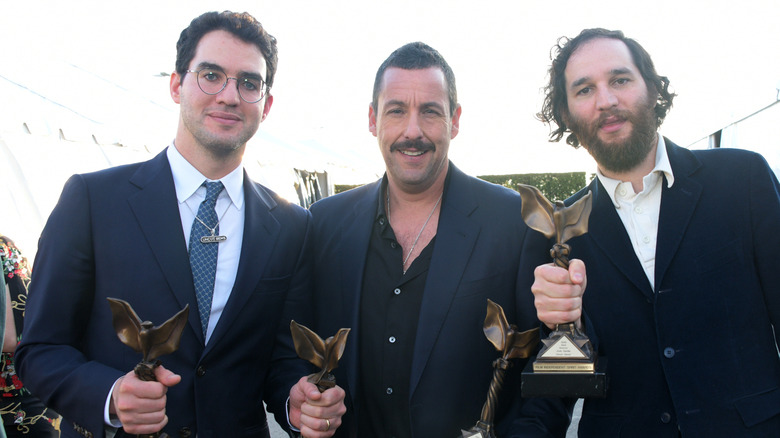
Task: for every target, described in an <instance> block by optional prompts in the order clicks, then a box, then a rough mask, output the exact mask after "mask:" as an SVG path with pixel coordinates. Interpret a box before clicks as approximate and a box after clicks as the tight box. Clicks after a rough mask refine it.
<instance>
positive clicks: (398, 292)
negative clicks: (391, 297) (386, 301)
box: [393, 288, 401, 295]
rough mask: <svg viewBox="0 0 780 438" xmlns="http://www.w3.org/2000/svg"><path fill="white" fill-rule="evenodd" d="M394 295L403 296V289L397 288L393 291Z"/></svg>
mask: <svg viewBox="0 0 780 438" xmlns="http://www.w3.org/2000/svg"><path fill="white" fill-rule="evenodd" d="M393 293H394V294H396V295H401V289H398V288H396V289H395V290H394V291H393Z"/></svg>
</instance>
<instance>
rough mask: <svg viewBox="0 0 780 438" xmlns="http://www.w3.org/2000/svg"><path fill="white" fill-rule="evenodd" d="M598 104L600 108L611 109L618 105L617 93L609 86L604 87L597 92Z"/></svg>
mask: <svg viewBox="0 0 780 438" xmlns="http://www.w3.org/2000/svg"><path fill="white" fill-rule="evenodd" d="M596 104H597V105H598V108H599V109H602V110H604V109H610V108H612V107H615V106H617V104H618V99H617V96H616V95H615V93H613V92H612V90H610V89H609V87H602V88H600V89H599V91H598V92H597V95H596Z"/></svg>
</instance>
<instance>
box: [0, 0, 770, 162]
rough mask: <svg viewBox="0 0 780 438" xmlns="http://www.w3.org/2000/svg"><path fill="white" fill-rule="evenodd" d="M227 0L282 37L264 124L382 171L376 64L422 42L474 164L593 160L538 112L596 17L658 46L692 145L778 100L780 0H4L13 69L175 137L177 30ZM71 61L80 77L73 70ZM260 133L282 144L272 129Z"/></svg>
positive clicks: (463, 153)
mask: <svg viewBox="0 0 780 438" xmlns="http://www.w3.org/2000/svg"><path fill="white" fill-rule="evenodd" d="M689 3H693V4H695V5H696V6H691V5H689ZM224 9H230V10H234V11H244V10H246V11H248V12H250V13H251V14H253V15H254V16H255V17H257V18H258V19H259V20H260V21H261V22H262V23H263V25H264V26H265V27H266V28H267V29H268V31H269V32H270V33H271V34H273V35H274V36H276V37H277V39H278V40H279V51H280V55H279V58H280V61H279V70H278V73H277V77H276V82H275V85H274V88H273V90H272V92H273V94H274V96H275V101H274V106H273V109H272V111H271V114H270V116H269V119H268V120H267V121H266V122H265V123H264V124H263V125H261V128H260V129H261V130H263V131H264V132H265V133H267V134H271V135H272V136H274V137H276V138H280V139H284V140H285V141H287V142H304V143H319V144H320V145H322V147H323V149H324V150H325V151H326V153H327V151H337V152H338V153H339V154H343V155H345V156H359V157H364V159H365V160H366V163H365V165H366V166H367V167H368V168H372V169H376V170H377V171H378V172H381V170H382V168H383V163H382V160H381V157H380V154H379V152H378V150H377V145H376V140H375V138H374V137H373V136H371V134H370V133H369V132H368V123H367V120H368V119H367V116H368V103H369V101H370V99H371V87H372V85H373V78H374V74H375V72H376V69H377V68H378V66H379V64H380V63H381V62H382V61H383V60H384V59H385V58H386V57H387V56H388V55H389V54H390V52H391V51H392V50H394V49H395V48H397V47H399V46H401V45H403V44H405V43H407V42H410V41H417V40H420V41H424V42H426V43H428V44H430V45H431V46H433V47H434V48H436V49H437V50H439V51H440V52H441V53H442V54H443V55H444V57H445V58H446V59H447V60H448V62H449V63H450V65H451V66H452V68H453V70H454V71H455V75H456V78H457V84H458V93H459V100H460V103H461V104H462V106H463V115H462V117H461V130H460V134H459V136H458V137H457V138H456V139H455V140H453V142H452V144H451V147H450V157H451V158H452V160H453V161H454V162H455V164H456V165H458V166H459V167H460V168H461V169H463V170H465V171H466V172H467V173H470V174H473V175H481V174H502V173H523V172H547V171H571V170H587V171H592V170H593V164H592V161H591V160H590V158H589V156H588V155H587V154H586V153H584V152H582V151H577V152H575V151H573V150H572V149H571V148H570V147H569V146H567V145H565V143H559V144H553V143H548V142H547V133H548V128H547V127H546V126H544V125H543V124H542V123H541V122H538V121H537V120H535V118H534V114H535V113H536V112H537V111H538V110H539V108H540V105H541V101H542V95H541V93H540V89H541V87H543V86H544V84H545V81H546V71H547V68H548V66H549V64H550V58H549V53H550V48H551V47H552V46H553V44H554V43H555V42H556V40H557V38H558V37H560V36H564V35H565V36H575V35H576V34H577V33H579V31H580V30H581V29H582V28H585V27H606V28H610V29H621V30H623V31H624V32H625V33H626V34H627V35H628V36H629V37H632V38H634V39H636V40H637V41H639V42H640V44H642V45H643V46H644V47H645V48H646V49H647V50H648V51H649V52H650V54H651V55H652V56H653V59H654V61H655V64H656V68H657V70H658V71H659V73H661V74H663V75H666V76H668V77H669V78H670V80H671V84H672V87H673V89H674V90H675V91H676V92H677V93H678V95H679V96H678V97H677V98H676V100H675V106H674V108H673V109H672V111H671V113H670V115H669V116H668V117H667V120H666V122H665V124H664V126H663V128H662V132H663V133H664V135H666V136H668V137H670V138H672V139H673V140H675V141H676V142H677V143H680V144H682V145H688V144H691V143H693V142H695V141H696V140H699V139H700V138H702V137H704V136H706V135H707V134H709V133H711V132H713V131H715V130H717V129H719V128H721V127H723V126H725V125H727V124H729V123H731V122H733V121H736V120H737V119H739V118H742V117H744V116H746V115H748V114H750V113H752V112H754V111H756V110H757V109H760V108H762V107H763V106H765V105H767V104H768V103H771V102H773V101H774V100H775V99H776V98H777V94H778V92H777V90H776V88H778V87H780V25H779V24H780V23H778V17H780V1H777V0H741V1H738V2H735V1H733V0H732V1H720V0H709V1H696V2H686V1H681V0H673V1H670V0H657V1H653V2H632V1H623V2H616V1H613V0H606V1H603V0H590V1H582V0H577V1H571V0H556V1H550V2H542V1H514V0H505V1H491V0H483V1H474V0H396V1H392V2H390V1H382V2H379V1H373V0H331V1H318V0H311V1H303V0H300V1H295V0H287V1H279V0H276V1H264V0H252V1H242V0H232V1H208V2H207V1H202V0H186V1H180V0H176V1H167V0H163V1H160V0H157V1H149V0H136V1H132V2H131V1H126V2H113V1H105V0H72V1H57V0H48V1H47V0H27V1H24V2H21V1H16V2H4V4H3V6H2V14H0V50H2V53H3V54H2V58H1V59H2V64H0V65H2V69H1V70H2V72H0V73H2V74H4V75H11V76H14V77H15V78H17V80H18V81H21V79H19V78H26V79H25V80H24V82H25V85H26V86H27V87H28V88H31V89H34V90H35V91H36V92H38V93H41V94H44V95H49V96H51V95H55V96H57V98H58V99H59V100H63V99H64V100H71V99H75V100H77V101H79V102H80V104H81V105H85V104H88V105H89V106H90V107H92V108H98V109H99V110H100V111H102V112H105V113H106V114H117V116H116V117H114V118H113V122H112V126H114V127H115V128H116V129H118V130H127V131H132V132H133V133H134V135H137V136H139V137H142V138H143V139H144V140H145V141H146V142H147V143H149V142H151V143H152V144H156V143H159V144H160V147H162V146H165V145H166V144H167V143H168V142H169V141H170V139H171V138H172V137H173V134H174V131H175V126H176V115H177V111H178V110H177V108H176V106H175V105H174V104H173V103H172V102H171V100H170V97H169V94H168V78H167V77H159V76H155V75H157V74H159V72H170V71H171V70H173V64H174V59H175V43H176V40H177V39H178V34H179V32H180V31H181V30H182V29H183V28H184V27H186V26H187V24H188V23H189V21H190V20H191V19H192V18H194V17H195V16H197V15H199V14H200V13H202V12H206V11H208V10H224ZM73 66H76V67H77V68H78V71H82V72H83V77H81V78H78V77H77V78H76V79H74V78H73V75H72V74H70V75H60V69H63V68H66V67H67V68H68V69H70V70H71V72H72V71H73V69H74V67H73ZM100 81H102V82H108V83H111V84H116V86H118V87H121V88H126V89H130V90H133V91H134V92H136V93H138V95H139V97H140V98H139V99H138V101H129V102H128V101H111V100H109V99H106V97H105V96H103V95H100V93H96V92H95V91H94V89H91V86H90V84H94V83H96V82H100ZM150 102H151V103H150ZM3 104H4V106H6V111H8V110H9V107H10V108H13V107H14V102H8V101H5V102H3ZM150 105H151V106H152V107H154V108H156V110H155V111H150V110H149V108H150ZM161 108H162V109H165V111H162V114H163V116H162V117H161V116H159V114H160V113H159V110H160V109H161ZM149 139H151V140H149ZM253 147H255V148H258V151H259V153H261V154H264V153H269V154H270V153H273V150H272V149H271V148H270V147H269V145H267V144H264V142H263V141H258V142H257V143H256V144H255V145H253Z"/></svg>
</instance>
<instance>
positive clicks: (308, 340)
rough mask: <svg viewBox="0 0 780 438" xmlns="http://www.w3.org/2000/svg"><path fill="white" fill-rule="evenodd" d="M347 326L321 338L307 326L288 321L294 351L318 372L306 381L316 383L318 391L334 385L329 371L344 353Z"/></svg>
mask: <svg viewBox="0 0 780 438" xmlns="http://www.w3.org/2000/svg"><path fill="white" fill-rule="evenodd" d="M349 330H350V329H348V328H343V329H340V330H339V331H338V333H336V334H335V335H334V336H331V337H329V338H328V339H325V340H324V341H323V340H322V338H321V337H319V335H318V334H317V333H314V332H313V331H312V330H311V329H309V328H308V327H306V326H304V325H301V324H298V323H297V322H295V321H290V332H292V338H293V343H294V344H295V352H296V353H298V356H299V357H300V358H301V359H306V360H307V361H309V362H311V363H312V364H313V365H314V366H316V367H317V368H320V372H318V373H314V374H312V375H310V376H309V378H308V381H309V382H310V383H313V384H315V385H317V389H319V390H320V392H325V390H327V389H328V388H333V387H334V386H336V378H335V377H334V376H333V374H332V373H331V371H333V370H334V369H336V367H337V366H338V364H339V359H341V355H342V354H344V346H345V345H346V343H347V335H348V334H349Z"/></svg>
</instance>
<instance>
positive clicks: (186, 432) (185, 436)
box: [179, 427, 192, 438]
mask: <svg viewBox="0 0 780 438" xmlns="http://www.w3.org/2000/svg"><path fill="white" fill-rule="evenodd" d="M191 436H192V429H190V428H189V427H182V428H181V429H179V437H181V438H189V437H191Z"/></svg>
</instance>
